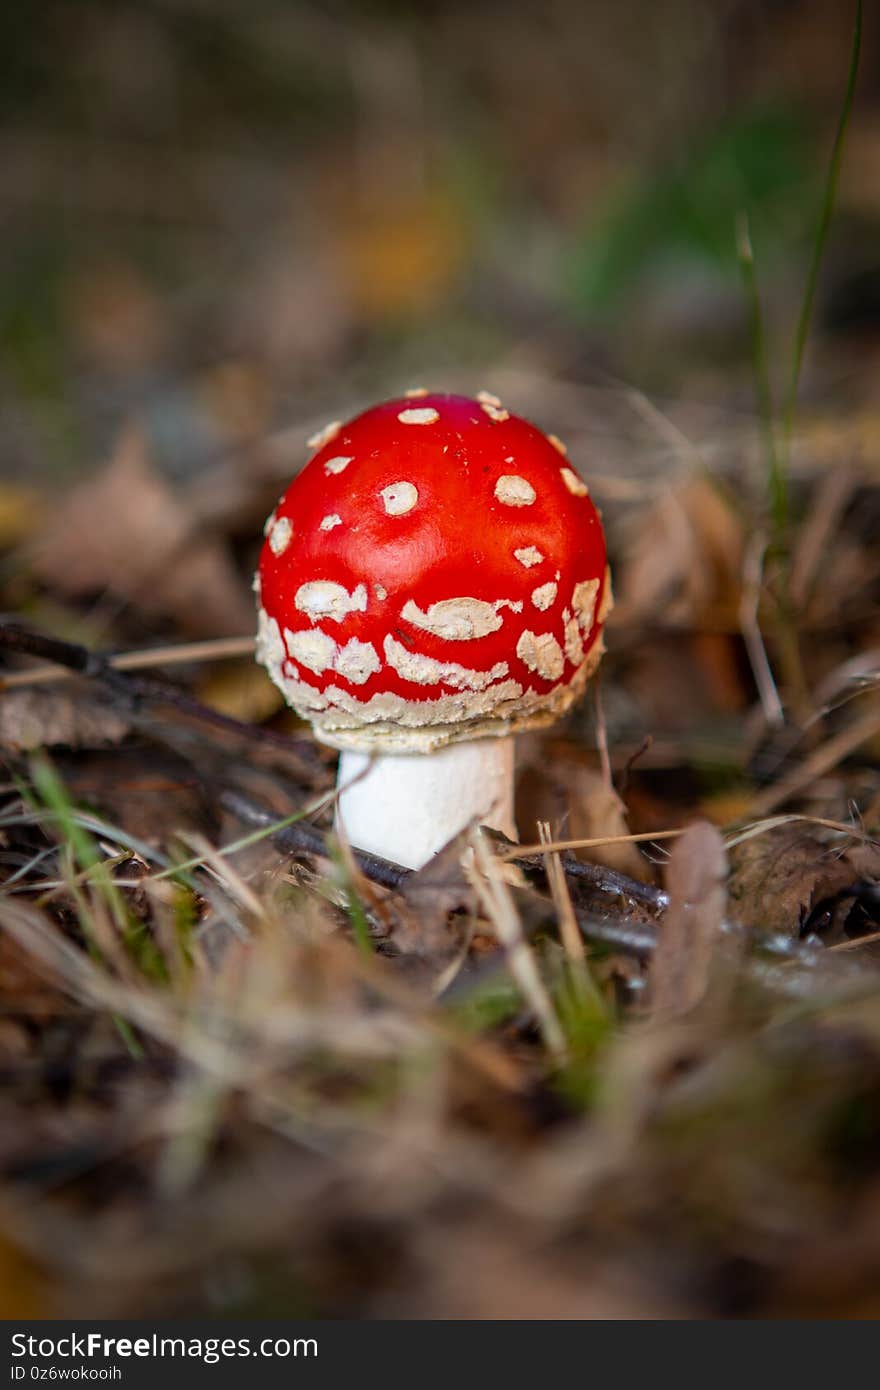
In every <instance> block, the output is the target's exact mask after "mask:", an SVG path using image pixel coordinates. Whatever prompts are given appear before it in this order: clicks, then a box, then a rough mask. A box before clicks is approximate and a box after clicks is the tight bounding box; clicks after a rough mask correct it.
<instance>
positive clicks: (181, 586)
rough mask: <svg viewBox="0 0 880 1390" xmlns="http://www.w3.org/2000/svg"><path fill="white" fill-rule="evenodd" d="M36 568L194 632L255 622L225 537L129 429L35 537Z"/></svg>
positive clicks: (66, 586)
mask: <svg viewBox="0 0 880 1390" xmlns="http://www.w3.org/2000/svg"><path fill="white" fill-rule="evenodd" d="M31 561H32V564H33V567H34V570H35V572H36V573H37V575H38V576H39V577H40V578H42V579H43V580H45V581H46V582H47V583H48V584H50V585H52V586H53V588H55V589H56V590H58V591H60V592H61V593H64V594H68V595H71V596H74V597H81V596H86V595H90V594H94V593H99V592H101V591H103V590H109V591H110V592H111V593H114V594H116V595H118V596H119V597H120V598H123V599H126V600H127V601H128V602H129V603H132V604H133V605H134V606H135V607H136V608H138V609H139V610H140V611H141V612H142V613H145V614H148V615H150V616H156V617H161V618H170V619H174V620H176V621H177V623H179V625H180V627H181V629H182V630H183V631H184V632H185V633H188V634H193V635H202V636H212V637H216V636H221V635H225V634H227V633H236V634H237V633H241V632H247V631H249V630H250V629H251V627H252V626H253V607H252V604H251V601H250V596H249V595H248V594H247V593H246V591H245V589H244V586H243V585H242V583H241V581H240V579H239V577H238V575H237V573H236V571H235V568H234V566H233V564H232V561H231V559H230V557H229V556H228V555H227V553H226V551H225V550H224V548H223V546H222V545H221V543H220V542H219V540H217V539H215V538H214V537H213V536H211V535H210V534H205V533H204V532H201V533H200V532H199V530H198V528H197V526H196V523H195V520H194V518H193V516H192V514H191V513H190V511H189V510H188V508H187V505H186V503H185V501H184V500H183V499H182V498H181V497H180V496H178V495H177V494H175V492H174V491H173V489H172V488H171V487H170V485H169V484H168V483H167V482H166V481H165V479H164V478H162V477H161V475H160V474H159V473H158V472H157V471H156V470H155V469H154V468H153V466H152V465H151V463H150V460H149V457H148V454H147V448H146V443H145V440H144V437H143V435H142V433H141V431H140V430H138V429H137V428H134V427H132V428H129V429H127V430H126V431H125V432H124V433H123V435H122V436H121V438H120V440H119V443H118V446H117V449H116V452H115V454H114V455H113V457H112V458H111V460H110V462H109V463H108V464H107V466H106V467H105V468H104V469H102V470H101V471H100V472H99V473H98V474H97V475H96V476H94V477H92V478H89V479H88V480H87V481H86V482H84V483H82V484H80V486H78V487H76V488H75V489H74V490H73V492H71V493H69V494H68V495H67V496H66V497H64V498H62V500H61V501H60V502H59V504H58V506H57V507H56V508H55V510H54V511H53V513H52V515H51V516H50V518H49V520H48V522H47V523H46V525H45V527H44V528H43V530H42V533H41V534H39V535H38V536H37V538H36V539H35V541H34V543H33V547H32V554H31Z"/></svg>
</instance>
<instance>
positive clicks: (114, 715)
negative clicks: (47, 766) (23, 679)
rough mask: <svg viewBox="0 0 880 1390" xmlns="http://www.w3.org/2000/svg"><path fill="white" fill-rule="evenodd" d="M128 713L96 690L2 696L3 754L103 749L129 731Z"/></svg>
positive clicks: (68, 687) (30, 690)
mask: <svg viewBox="0 0 880 1390" xmlns="http://www.w3.org/2000/svg"><path fill="white" fill-rule="evenodd" d="M129 727H130V725H129V721H128V719H127V718H126V717H125V715H124V713H123V712H122V711H121V710H120V709H119V708H118V707H117V706H116V705H115V704H114V703H113V701H112V700H111V699H110V697H108V696H107V695H105V694H104V693H103V692H102V691H100V690H96V689H95V688H94V687H90V688H86V687H82V686H81V687H76V686H73V685H66V686H63V687H47V688H45V689H44V688H41V687H35V688H27V687H25V688H23V689H21V690H9V691H7V692H6V693H5V694H3V693H0V748H6V749H8V750H9V751H10V752H13V753H29V752H31V751H32V750H33V749H35V748H57V747H62V746H63V747H66V748H104V747H106V746H107V745H109V744H116V743H120V742H121V741H122V739H124V738H125V735H126V734H127V733H128V731H129Z"/></svg>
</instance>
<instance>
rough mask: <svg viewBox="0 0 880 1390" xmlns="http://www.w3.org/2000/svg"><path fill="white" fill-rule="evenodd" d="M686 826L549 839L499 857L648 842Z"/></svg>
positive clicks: (679, 832) (672, 836)
mask: <svg viewBox="0 0 880 1390" xmlns="http://www.w3.org/2000/svg"><path fill="white" fill-rule="evenodd" d="M686 829H687V827H686V826H681V827H680V828H679V829H678V830H651V831H645V832H644V834H641V835H597V836H595V837H594V838H593V839H591V840H551V841H550V842H549V843H548V844H543V843H538V844H536V845H514V846H512V847H511V848H510V849H508V850H504V852H503V853H502V854H501V855H499V858H501V859H505V860H510V859H523V858H525V857H526V855H530V854H557V853H559V852H560V851H561V850H565V849H601V847H602V846H603V845H628V844H632V845H637V844H649V843H650V842H651V841H652V840H672V839H675V838H676V836H678V835H684V833H685V830H686Z"/></svg>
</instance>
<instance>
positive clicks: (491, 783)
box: [336, 738, 516, 869]
mask: <svg viewBox="0 0 880 1390" xmlns="http://www.w3.org/2000/svg"><path fill="white" fill-rule="evenodd" d="M337 786H338V787H341V788H344V790H343V791H342V792H341V793H340V796H339V800H338V803H337V812H336V817H337V821H338V822H341V824H342V827H343V829H344V831H345V834H346V835H347V837H348V839H349V841H350V843H351V844H353V845H355V846H356V847H357V848H358V849H365V850H369V851H370V852H371V853H372V854H379V855H381V856H382V857H383V858H384V859H393V860H394V861H395V862H396V863H397V864H405V865H406V866H407V868H410V869H420V868H421V867H422V865H423V864H425V863H427V861H428V860H429V859H430V858H431V856H432V855H434V854H436V853H437V851H438V850H439V849H442V848H443V846H444V845H445V844H446V843H447V842H448V841H449V840H451V839H452V837H453V836H454V835H457V834H458V832H459V831H460V830H463V829H464V827H465V826H466V825H468V824H469V822H471V821H477V822H479V824H480V825H488V826H491V827H492V828H493V829H494V830H502V831H503V832H504V834H505V835H509V836H510V837H511V839H514V838H515V837H516V826H515V823H514V819H513V739H512V738H481V739H475V740H473V741H472V742H469V743H451V744H450V745H449V746H448V747H447V748H439V749H437V751H436V752H434V753H385V754H382V755H378V756H375V757H373V758H372V761H371V757H370V754H369V753H354V752H344V753H342V754H340V758H339V775H338V778H337Z"/></svg>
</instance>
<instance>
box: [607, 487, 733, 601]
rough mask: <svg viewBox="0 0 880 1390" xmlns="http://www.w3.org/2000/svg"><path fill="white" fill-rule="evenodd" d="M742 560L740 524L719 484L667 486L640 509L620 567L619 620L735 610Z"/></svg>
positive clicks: (617, 574) (617, 583)
mask: <svg viewBox="0 0 880 1390" xmlns="http://www.w3.org/2000/svg"><path fill="white" fill-rule="evenodd" d="M742 557H743V531H742V524H741V522H740V520H739V518H738V516H737V514H736V512H735V511H734V509H733V507H732V506H731V505H730V504H729V503H728V502H727V501H726V500H725V498H724V497H723V496H722V494H721V493H720V492H719V490H718V489H717V488H716V487H713V485H712V484H711V483H710V482H709V481H708V480H707V479H705V478H690V479H689V480H688V481H687V482H686V483H685V484H684V485H683V486H681V487H678V488H674V489H673V488H670V489H668V490H667V491H665V492H663V493H662V494H661V496H660V497H658V498H657V499H656V500H655V501H654V502H652V503H651V505H650V506H649V507H646V508H645V509H644V511H642V512H641V513H640V515H639V517H638V520H637V522H636V523H635V525H634V527H633V531H632V533H631V535H630V538H629V541H628V543H627V545H626V548H625V551H624V555H623V558H622V562H621V563H620V564H619V565H618V566H617V567H616V568H615V590H616V592H617V606H616V610H615V615H614V616H615V621H616V622H618V623H620V622H636V621H638V622H644V621H645V620H646V619H648V618H650V617H652V616H653V617H661V618H663V619H664V620H666V621H670V620H674V621H677V622H683V621H685V620H690V621H696V620H697V619H699V618H700V617H701V616H702V615H705V614H706V613H707V612H711V611H713V610H716V611H717V609H718V608H719V607H724V608H729V609H730V611H731V612H732V613H734V614H735V612H736V605H737V603H738V597H739V589H740V576H741V572H742Z"/></svg>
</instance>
